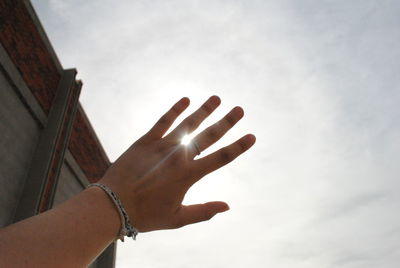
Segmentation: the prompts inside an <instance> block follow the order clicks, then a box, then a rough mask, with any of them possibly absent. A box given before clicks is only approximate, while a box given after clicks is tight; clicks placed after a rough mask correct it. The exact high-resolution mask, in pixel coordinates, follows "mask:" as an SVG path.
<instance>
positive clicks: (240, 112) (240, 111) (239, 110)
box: [234, 106, 244, 116]
mask: <svg viewBox="0 0 400 268" xmlns="http://www.w3.org/2000/svg"><path fill="white" fill-rule="evenodd" d="M234 110H235V114H236V115H237V116H243V115H244V111H243V108H242V107H240V106H236V107H235V108H234Z"/></svg>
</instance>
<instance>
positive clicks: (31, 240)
mask: <svg viewBox="0 0 400 268" xmlns="http://www.w3.org/2000/svg"><path fill="white" fill-rule="evenodd" d="M120 226H121V223H120V218H119V215H118V212H117V211H116V209H115V207H114V205H113V203H112V202H111V200H110V199H109V197H108V196H107V195H106V194H105V193H104V192H103V190H101V189H99V188H97V187H91V188H89V189H86V190H85V191H83V192H82V193H80V194H78V195H77V196H75V197H74V198H72V199H70V200H68V201H66V202H64V203H63V204H61V205H59V206H57V207H56V208H54V209H52V210H50V211H47V212H45V213H42V214H40V215H37V216H35V217H32V218H29V219H26V220H24V221H21V222H19V223H16V224H14V225H11V226H9V227H7V228H4V229H2V230H0V267H8V266H9V265H10V264H12V267H85V266H87V265H88V264H89V263H90V262H91V261H92V260H93V259H94V258H96V256H98V255H99V254H100V253H101V252H102V250H103V249H104V248H106V247H107V246H108V245H109V244H110V243H111V242H112V241H113V240H115V238H116V237H117V234H118V232H119V228H120Z"/></svg>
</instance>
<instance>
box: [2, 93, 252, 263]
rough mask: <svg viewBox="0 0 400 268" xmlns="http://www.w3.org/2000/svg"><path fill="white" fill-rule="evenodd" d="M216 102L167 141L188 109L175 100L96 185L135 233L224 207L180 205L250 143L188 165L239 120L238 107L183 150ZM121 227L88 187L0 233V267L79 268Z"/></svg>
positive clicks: (184, 102)
mask: <svg viewBox="0 0 400 268" xmlns="http://www.w3.org/2000/svg"><path fill="white" fill-rule="evenodd" d="M219 104H220V100H219V98H218V97H216V96H213V97H211V98H210V99H209V100H207V101H206V102H205V103H204V104H203V105H202V106H201V107H200V108H199V109H198V110H197V111H195V112H194V113H193V114H192V115H190V116H189V117H187V118H186V119H185V120H184V121H183V122H182V123H181V124H180V125H179V126H178V127H176V128H175V129H174V130H173V131H172V132H171V133H169V134H168V135H166V136H165V133H166V132H167V130H168V129H169V128H170V127H171V125H172V123H173V122H174V121H175V119H176V118H177V117H178V116H179V115H180V114H181V113H182V112H183V111H184V110H185V109H186V108H187V107H188V105H189V100H188V99H187V98H183V99H181V100H180V101H179V102H178V103H176V104H175V105H174V106H173V107H172V108H171V109H170V110H169V111H168V112H167V113H166V114H165V115H164V116H163V117H162V118H161V119H160V120H159V121H158V122H157V123H156V124H155V125H154V127H153V128H152V129H151V130H150V131H149V132H148V133H147V134H145V135H144V136H143V137H142V138H140V139H139V140H138V141H136V142H135V143H134V144H133V145H132V146H131V147H130V148H129V149H128V150H127V151H126V152H125V153H124V154H122V155H121V156H120V158H119V159H118V160H117V161H116V162H115V163H114V164H113V165H112V166H111V167H110V168H109V169H108V171H107V172H106V174H105V175H104V177H103V178H102V179H101V180H100V182H101V183H103V184H105V185H107V186H108V187H110V188H111V189H112V190H113V191H114V192H116V193H117V194H118V196H119V197H120V199H121V201H122V203H123V204H124V206H125V208H126V210H127V212H128V214H129V217H130V218H131V221H132V224H133V226H135V227H136V228H137V229H138V230H139V231H140V232H148V231H153V230H161V229H173V228H179V227H182V226H184V225H187V224H191V223H196V222H201V221H205V220H209V219H210V218H212V217H213V216H214V215H215V214H217V213H220V212H224V211H226V210H228V209H229V207H228V205H227V204H226V203H224V202H219V201H214V202H208V203H205V204H196V205H190V206H184V205H182V201H183V198H184V196H185V194H186V192H187V191H188V189H189V188H190V187H191V186H192V185H193V184H194V183H196V182H197V181H198V180H199V179H201V178H202V177H203V176H205V175H207V174H208V173H210V172H212V171H214V170H216V169H218V168H220V167H222V166H223V165H226V164H228V163H229V162H231V161H232V160H234V159H235V158H236V157H237V156H239V155H240V154H242V153H243V152H245V151H246V150H248V149H249V148H250V147H251V146H252V145H253V144H254V142H255V137H254V136H253V135H246V136H244V137H242V138H241V139H239V140H238V141H236V142H234V143H232V144H231V145H229V146H227V147H224V148H221V149H220V150H218V151H216V152H214V153H212V154H210V155H208V156H205V157H203V158H199V159H196V160H194V157H195V156H196V155H197V154H198V149H199V150H200V151H203V150H204V149H206V148H207V147H209V146H210V145H211V144H213V143H215V142H216V141H218V140H219V139H220V138H221V137H222V136H223V135H224V134H225V133H226V132H227V131H228V130H229V129H230V128H232V127H233V125H235V124H236V122H238V121H239V120H240V119H241V118H242V117H243V110H242V109H241V108H240V107H236V108H234V109H233V110H232V111H231V112H229V113H228V114H227V115H226V116H225V117H224V118H222V119H221V120H220V121H219V122H217V123H215V124H214V125H212V126H210V127H209V128H207V129H206V130H204V131H203V132H201V133H200V134H198V135H197V136H196V137H195V138H194V140H195V141H196V142H197V144H198V148H195V147H194V146H183V145H181V144H180V140H181V138H182V136H183V135H184V134H187V133H190V132H192V131H194V130H195V129H196V128H197V127H198V126H199V125H200V124H201V122H202V121H203V120H204V119H205V118H207V117H208V116H209V115H210V114H211V113H212V112H213V111H214V110H215V109H216V108H217V107H218V105H219ZM120 226H121V223H120V219H119V215H118V212H117V211H116V209H115V207H114V205H113V203H112V202H111V200H110V199H109V197H108V196H107V195H106V193H104V192H103V191H102V190H101V189H99V188H96V187H92V188H89V189H86V190H85V191H83V192H81V193H80V194H78V195H77V196H75V197H73V198H72V199H70V200H68V201H66V202H64V203H63V204H61V205H60V206H57V207H56V208H54V209H52V210H49V211H47V212H45V213H43V214H40V215H38V216H35V217H32V218H29V219H26V220H24V221H21V222H19V223H16V224H14V225H11V226H9V227H7V228H4V229H2V230H0V267H3V266H4V267H7V264H8V265H10V264H13V267H26V266H29V267H55V266H56V265H57V267H60V265H63V266H64V267H85V266H87V265H88V264H89V263H90V262H91V261H92V260H93V259H94V258H95V257H97V256H98V255H99V254H100V253H101V252H102V250H103V249H104V248H106V247H107V246H108V245H109V244H110V243H111V242H112V241H114V240H115V239H116V237H117V234H118V232H119V229H120Z"/></svg>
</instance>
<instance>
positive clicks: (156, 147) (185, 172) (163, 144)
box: [100, 96, 255, 232]
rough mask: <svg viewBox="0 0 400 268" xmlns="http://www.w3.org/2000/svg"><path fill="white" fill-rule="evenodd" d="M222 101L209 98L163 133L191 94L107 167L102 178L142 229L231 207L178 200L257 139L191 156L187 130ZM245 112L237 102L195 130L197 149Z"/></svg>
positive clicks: (191, 219)
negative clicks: (235, 105)
mask: <svg viewBox="0 0 400 268" xmlns="http://www.w3.org/2000/svg"><path fill="white" fill-rule="evenodd" d="M220 103H221V101H220V99H219V98H218V97H217V96H212V97H210V98H209V99H208V100H207V101H206V102H205V103H204V104H203V105H202V106H201V107H200V108H199V109H198V110H197V111H195V112H194V113H193V114H191V115H190V116H188V117H187V118H186V119H185V120H184V121H182V123H181V124H179V125H178V126H177V127H176V128H175V129H174V130H173V131H172V132H170V133H169V134H168V135H166V136H165V137H163V136H164V134H165V133H166V132H167V130H168V129H169V128H170V127H171V125H172V124H173V122H174V121H175V119H176V118H177V117H178V116H179V115H180V114H181V113H182V112H183V111H184V110H185V109H186V108H187V107H188V106H189V99H188V98H183V99H181V100H180V101H178V102H177V103H176V104H175V105H174V106H173V107H172V108H171V109H170V110H169V111H168V112H167V113H166V114H164V116H162V117H161V118H160V120H159V121H158V122H157V123H156V124H155V125H154V126H153V128H152V129H151V130H150V131H149V132H148V133H147V134H145V135H144V136H143V137H141V138H140V139H139V140H138V141H136V142H135V143H134V144H133V145H132V146H131V147H130V148H129V149H128V150H127V151H126V152H125V153H123V154H122V155H121V156H120V157H119V159H118V160H117V161H116V162H115V163H114V164H113V165H112V166H111V167H110V168H109V169H108V170H107V172H106V174H105V176H104V177H103V179H101V181H100V182H101V183H103V184H105V185H108V186H109V187H110V188H111V189H113V191H115V192H116V193H117V194H118V196H119V197H120V199H121V201H122V203H123V205H124V206H125V209H126V210H127V212H128V214H129V217H130V219H131V222H132V225H133V226H135V227H136V228H137V229H138V230H139V231H140V232H147V231H153V230H160V229H172V228H179V227H182V226H184V225H187V224H191V223H196V222H201V221H205V220H209V219H211V218H212V217H213V216H214V215H215V214H217V213H220V212H224V211H226V210H228V209H229V207H228V205H227V204H226V203H224V202H216V201H215V202H208V203H205V204H197V205H190V206H185V205H182V201H183V199H184V196H185V194H186V192H187V191H188V190H189V188H190V187H191V186H192V185H193V184H194V183H196V182H197V181H198V180H200V179H201V178H202V177H204V176H205V175H207V174H208V173H211V172H213V171H214V170H216V169H219V168H220V167H222V166H224V165H226V164H228V163H229V162H231V161H232V160H234V159H235V158H236V157H238V156H239V155H241V154H242V153H243V152H245V151H246V150H248V149H249V148H250V147H251V146H252V145H253V144H254V143H255V136H254V135H251V134H248V135H246V136H244V137H242V138H241V139H239V140H237V141H236V142H234V143H232V144H231V145H229V146H227V147H224V148H221V149H219V150H218V151H216V152H214V153H212V154H210V155H208V156H205V157H203V158H199V159H196V160H194V158H195V156H196V155H197V154H198V150H197V148H196V147H195V146H193V144H190V145H188V146H185V145H182V144H181V139H182V137H183V136H184V135H185V134H189V133H191V132H193V131H194V130H195V129H196V128H197V127H198V126H199V125H200V124H201V123H202V122H203V121H204V119H206V118H207V117H208V116H209V115H210V114H211V113H212V112H213V111H214V110H215V109H216V108H217V107H218V106H219V104H220ZM243 115H244V112H243V109H242V108H240V107H235V108H234V109H232V110H231V111H230V112H229V113H228V114H227V115H226V116H225V117H224V118H222V119H221V120H220V121H218V122H217V123H215V124H214V125H212V126H210V127H208V128H207V129H205V130H204V131H203V132H201V133H199V134H198V135H197V136H196V137H195V138H194V139H193V140H194V141H196V143H197V144H198V147H199V149H200V151H203V150H205V149H206V148H207V147H209V146H210V145H212V144H213V143H215V142H216V141H218V140H219V139H220V138H221V137H222V136H223V135H224V134H225V133H226V132H227V131H228V130H229V129H231V128H232V127H233V126H234V125H235V124H236V123H237V122H238V121H239V120H240V119H241V118H242V117H243Z"/></svg>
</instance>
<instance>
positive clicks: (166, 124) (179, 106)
mask: <svg viewBox="0 0 400 268" xmlns="http://www.w3.org/2000/svg"><path fill="white" fill-rule="evenodd" d="M189 103H190V100H189V99H188V98H186V97H184V98H182V99H181V100H179V101H178V102H177V103H175V105H174V106H172V108H171V109H169V111H168V112H166V113H165V114H164V115H163V116H162V117H161V118H160V119H159V120H158V121H157V123H156V124H155V125H154V126H153V127H152V128H151V129H150V131H149V132H148V133H147V135H148V136H149V137H152V138H156V139H159V138H161V137H162V136H163V135H164V134H165V132H167V131H168V129H169V128H170V127H171V125H172V124H173V123H174V121H175V120H176V118H177V117H178V116H179V115H180V114H181V113H182V112H183V111H184V110H185V109H186V108H187V107H188V106H189Z"/></svg>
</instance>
